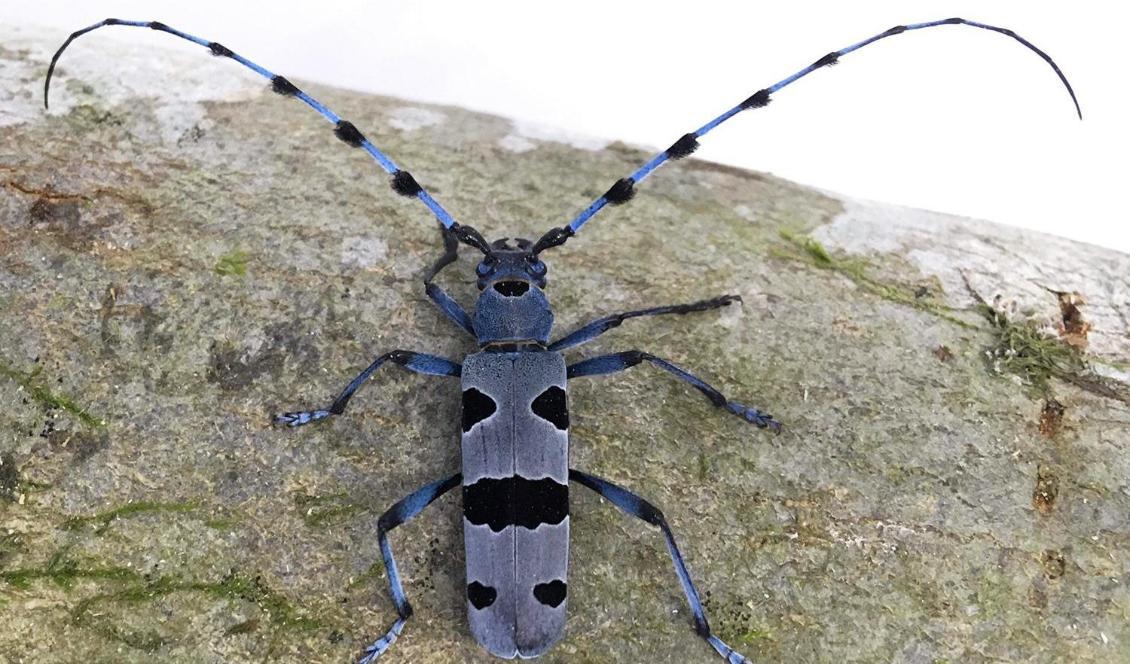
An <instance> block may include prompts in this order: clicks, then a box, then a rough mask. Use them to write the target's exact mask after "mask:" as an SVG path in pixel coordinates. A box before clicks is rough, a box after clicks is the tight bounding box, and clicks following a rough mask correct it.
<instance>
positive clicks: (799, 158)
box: [0, 0, 1130, 251]
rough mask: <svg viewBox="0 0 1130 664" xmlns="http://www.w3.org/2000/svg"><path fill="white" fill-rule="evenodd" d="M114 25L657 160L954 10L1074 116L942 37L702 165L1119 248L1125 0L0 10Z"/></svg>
mask: <svg viewBox="0 0 1130 664" xmlns="http://www.w3.org/2000/svg"><path fill="white" fill-rule="evenodd" d="M107 16H114V17H116V18H125V19H135V20H160V21H162V22H165V23H168V24H170V25H172V26H174V27H176V28H178V29H181V30H184V31H185V32H189V33H192V34H195V35H197V36H200V37H203V38H205V39H212V40H215V41H220V42H222V43H224V44H225V45H227V46H228V47H230V48H232V49H233V50H236V51H237V52H239V53H241V54H242V55H244V56H246V57H248V58H250V59H252V60H254V61H256V62H258V63H260V64H262V65H263V66H265V67H267V68H268V69H272V70H274V71H276V72H277V73H280V74H284V75H286V76H289V77H291V78H295V79H304V80H313V81H319V82H325V83H332V84H336V85H340V86H343V87H349V88H354V89H359V90H366V91H371V92H377V93H381V94H389V95H394V96H398V97H404V98H408V99H415V100H420V101H429V102H439V103H445V104H454V105H459V106H464V107H468V108H473V109H477V110H484V111H489V112H492V113H497V114H501V115H506V116H509V117H513V118H518V119H521V120H525V121H532V122H535V123H540V124H545V125H550V126H555V127H561V128H565V129H567V130H569V131H572V132H576V133H580V134H589V135H593V136H597V137H606V138H616V139H621V140H624V141H626V142H629V143H633V144H638V145H643V146H651V147H655V148H657V149H661V148H664V147H666V146H667V145H669V144H670V143H671V142H673V141H674V139H676V138H677V137H679V136H680V135H682V134H683V133H685V132H686V131H690V130H692V129H694V128H696V127H698V126H700V125H701V124H703V123H704V122H706V121H707V120H708V119H710V118H712V117H713V116H715V115H717V114H718V113H720V112H722V111H723V110H725V109H726V108H729V107H730V106H732V105H734V104H735V103H737V102H738V101H740V100H742V99H744V98H745V97H746V96H748V95H749V94H750V93H752V92H754V91H755V90H757V89H759V88H762V87H766V86H767V85H769V84H771V83H773V82H775V81H777V80H779V79H781V78H784V77H785V76H786V75H788V74H790V73H792V72H793V71H795V70H797V69H800V68H801V67H803V66H805V65H807V64H809V63H810V62H812V61H813V60H815V59H816V58H818V57H819V56H821V55H823V54H824V53H827V52H828V51H831V50H835V49H839V48H842V47H844V46H847V45H848V44H851V43H854V42H856V41H858V40H860V39H862V38H864V37H867V36H870V35H872V34H874V33H876V32H880V31H882V30H885V29H886V28H888V27H890V26H892V25H896V24H900V23H912V22H920V21H926V20H932V19H939V18H946V17H948V16H962V17H964V18H968V19H973V20H978V21H982V22H985V23H991V24H996V25H1002V26H1005V27H1009V28H1012V29H1014V30H1016V31H1017V32H1018V33H1020V34H1021V35H1022V36H1024V37H1026V38H1028V39H1030V40H1031V41H1033V42H1034V43H1035V44H1036V45H1037V46H1039V47H1041V48H1043V49H1044V50H1045V51H1047V52H1048V53H1049V54H1050V55H1051V56H1052V57H1053V58H1055V59H1056V61H1057V62H1058V63H1059V65H1060V67H1061V68H1062V69H1063V70H1064V72H1065V73H1066V74H1067V76H1068V78H1069V79H1070V80H1071V82H1072V84H1073V85H1074V87H1075V90H1076V93H1077V94H1078V96H1079V99H1080V102H1081V103H1082V105H1083V114H1084V121H1083V122H1079V121H1078V120H1077V119H1076V117H1075V112H1074V109H1073V107H1072V106H1071V103H1070V100H1069V99H1068V96H1067V94H1066V92H1065V91H1064V90H1063V88H1062V86H1061V85H1060V83H1059V81H1058V80H1057V79H1056V77H1055V74H1054V73H1053V72H1052V71H1051V69H1050V68H1049V67H1048V66H1047V65H1046V64H1045V63H1044V62H1043V61H1042V60H1040V58H1039V57H1038V56H1036V55H1035V54H1033V53H1031V52H1029V51H1028V50H1027V49H1025V48H1024V47H1022V46H1021V45H1020V44H1017V43H1016V42H1014V41H1012V40H1011V39H1009V38H1007V37H1004V36H1002V35H998V34H994V33H990V32H986V31H982V30H977V29H974V28H968V27H964V26H943V27H939V28H932V29H929V30H925V31H921V32H914V33H906V34H903V35H900V36H896V37H893V38H890V39H886V40H883V41H881V42H879V43H877V44H874V45H872V46H869V47H867V48H865V49H863V50H862V51H859V52H857V53H853V54H851V55H848V56H845V58H844V59H843V60H842V62H841V63H840V65H838V66H836V67H833V68H830V69H825V70H821V71H818V72H816V73H814V74H813V75H811V76H809V77H807V78H805V79H803V80H802V81H800V82H798V83H796V84H794V85H792V86H789V87H788V88H786V89H784V90H782V91H780V92H778V93H777V94H776V95H775V96H774V102H773V103H772V104H771V105H770V106H769V107H768V108H766V109H762V110H758V111H750V112H748V113H744V114H741V115H739V116H737V117H736V118H734V119H732V120H730V121H729V122H727V123H726V124H724V125H723V126H722V127H720V128H719V129H716V130H715V131H714V132H713V133H711V134H710V135H709V136H708V137H706V138H705V139H703V147H702V149H701V150H700V151H699V153H698V155H697V156H699V157H701V158H703V159H709V160H714V161H720V162H725V163H730V164H735V165H739V166H745V167H749V168H753V169H757V170H762V171H768V172H772V173H775V174H777V175H781V176H783V177H786V178H789V179H792V180H796V181H799V182H803V183H807V184H812V185H815V186H818V187H822V188H825V189H829V190H833V191H837V192H842V193H845V194H848V195H850V196H853V197H860V198H869V199H875V200H882V201H890V202H895V203H901V204H906V205H912V206H915V207H922V208H927V209H933V210H939V211H945V212H952V213H956V214H961V215H966V216H971V217H978V218H984V219H991V220H994V221H999V222H1003V223H1008V224H1012V225H1017V226H1023V227H1027V228H1033V229H1039V230H1042V231H1046V232H1050V233H1055V234H1058V235H1064V236H1068V237H1073V238H1077V239H1081V240H1085V241H1089V242H1092V243H1096V244H1101V245H1104V246H1108V247H1113V248H1117V249H1120V250H1123V251H1130V223H1127V222H1128V221H1130V214H1128V213H1127V211H1126V203H1125V201H1124V198H1125V197H1124V194H1123V190H1124V187H1125V181H1126V179H1127V177H1128V176H1130V168H1127V165H1126V163H1127V162H1126V160H1127V156H1128V154H1130V152H1128V151H1130V139H1128V134H1130V132H1128V131H1127V128H1126V124H1127V122H1128V121H1130V95H1128V93H1127V77H1128V74H1127V71H1126V66H1127V65H1126V59H1127V56H1126V48H1125V46H1124V44H1126V43H1128V41H1130V20H1128V19H1130V10H1127V9H1124V8H1122V3H1119V2H1114V1H1110V2H1103V3H1097V2H1074V3H1063V2H1057V3H1052V2H1032V1H1022V0H994V1H993V2H985V1H984V0H982V1H980V2H972V1H968V0H955V1H951V2H938V1H934V0H928V1H921V2H915V3H907V2H898V1H894V0H889V1H888V0H882V1H868V2H852V3H845V2H803V1H794V2H789V3H783V2H782V3H773V5H772V6H769V5H768V3H753V2H741V3H739V2H716V1H706V0H695V2H692V3H679V4H676V3H663V2H616V3H613V2H611V1H609V0H605V1H604V2H595V1H590V0H571V1H570V2H567V3H565V2H555V3H552V4H550V3H535V2H531V1H526V2H519V1H517V0H515V1H508V2H467V1H464V2H458V1H456V0H415V1H413V2H403V3H400V2H397V3H391V2H375V1H370V2H359V1H355V2H348V1H344V0H338V1H335V2H325V3H309V2H307V3H299V2H294V1H290V0H276V1H275V2H271V3H252V2H232V1H231V0H228V1H225V2H221V1H218V0H194V1H193V2H191V3H188V2H183V3H174V2H157V1H153V0H149V1H140V0H106V1H103V2H77V1H73V2H64V1H61V0H34V1H26V0H3V4H2V6H0V21H4V22H15V23H19V24H39V25H46V26H50V27H55V28H58V30H59V41H60V42H62V40H63V39H64V38H65V37H66V35H67V34H68V33H70V32H71V31H73V30H75V29H78V28H80V27H84V26H86V25H88V24H90V23H93V22H95V21H97V20H100V19H102V18H106V17H107ZM99 39H128V40H132V41H135V42H138V43H145V42H146V40H148V41H149V43H153V44H158V43H159V44H161V45H163V46H166V47H178V46H179V44H177V43H176V42H178V40H176V39H175V38H172V37H170V36H169V35H164V34H157V33H152V32H150V31H147V30H137V29H132V28H107V29H106V30H103V31H100V32H99V33H96V34H94V35H91V36H88V37H86V38H85V39H84V40H83V41H81V42H79V43H78V44H77V45H76V46H77V48H76V47H72V50H73V52H70V53H69V57H71V58H76V57H83V56H84V53H83V52H81V51H82V50H84V49H96V48H97V42H98V40H99ZM184 47H185V48H189V49H191V48H197V49H199V47H192V46H191V45H185V46H184ZM89 53H90V51H87V52H86V55H89ZM201 57H208V56H207V55H206V54H205V53H203V52H202V53H201ZM175 84H176V82H175V81H170V82H169V85H175ZM311 121H314V119H313V118H311ZM393 157H394V158H395V155H393ZM595 184H597V185H600V184H601V183H595ZM566 221H567V219H562V220H561V222H562V223H564V222H566Z"/></svg>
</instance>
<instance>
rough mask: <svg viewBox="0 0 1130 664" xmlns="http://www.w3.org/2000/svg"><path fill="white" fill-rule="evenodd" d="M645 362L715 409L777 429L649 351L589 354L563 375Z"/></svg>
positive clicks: (778, 428)
mask: <svg viewBox="0 0 1130 664" xmlns="http://www.w3.org/2000/svg"><path fill="white" fill-rule="evenodd" d="M645 360H646V361H648V362H651V363H652V364H654V365H655V366H657V367H659V368H660V369H662V370H664V371H666V372H667V373H669V374H671V375H673V376H675V377H676V378H678V379H679V380H682V381H684V382H687V383H690V384H691V385H693V386H694V387H695V389H697V390H698V391H699V392H702V393H703V394H704V395H706V398H707V399H710V402H711V403H713V404H714V405H715V406H717V407H719V408H724V409H725V410H728V411H730V412H731V413H733V414H734V415H737V416H738V417H740V418H742V419H743V420H745V421H746V422H749V423H750V424H753V425H756V426H757V427H758V428H761V429H764V428H766V427H768V428H770V429H772V430H773V431H776V432H778V433H779V432H780V431H781V423H780V422H778V421H777V420H775V419H773V417H772V416H770V415H769V413H764V412H762V411H760V410H758V409H756V408H751V407H749V406H744V405H742V404H740V403H738V402H736V401H729V400H727V399H726V397H725V396H724V395H723V394H722V393H721V392H719V391H718V390H717V389H715V388H714V387H711V386H710V385H709V384H707V383H706V382H705V381H704V380H702V379H701V378H699V377H698V376H695V375H694V374H692V373H690V372H689V371H685V370H683V369H681V368H679V367H678V366H675V365H674V364H672V363H670V362H668V361H667V360H664V359H663V358H660V357H656V356H654V355H652V354H651V353H645V352H643V351H638V350H629V351H624V352H622V353H612V354H611V355H600V356H598V357H592V358H589V359H587V360H581V361H580V362H577V363H576V364H571V365H569V368H568V369H567V374H566V375H567V376H568V378H569V379H570V380H572V379H573V378H580V377H581V376H600V375H604V374H611V373H619V372H621V371H624V370H625V369H628V368H630V367H634V366H636V365H637V364H639V363H640V362H643V361H645Z"/></svg>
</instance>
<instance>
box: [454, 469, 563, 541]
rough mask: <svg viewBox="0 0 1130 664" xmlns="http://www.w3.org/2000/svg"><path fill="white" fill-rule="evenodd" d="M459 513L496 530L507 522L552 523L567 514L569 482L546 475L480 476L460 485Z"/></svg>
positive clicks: (528, 525) (532, 525)
mask: <svg viewBox="0 0 1130 664" xmlns="http://www.w3.org/2000/svg"><path fill="white" fill-rule="evenodd" d="M463 516H464V517H465V518H466V519H467V521H469V522H471V524H472V525H475V526H482V525H487V526H490V529H491V530H492V531H494V532H496V533H498V532H502V529H503V528H506V527H507V526H522V527H523V528H527V529H529V530H533V529H534V528H537V527H538V526H540V525H542V524H543V523H545V524H550V525H555V524H558V523H561V522H562V521H564V520H565V517H567V516H569V486H568V485H566V484H561V483H560V482H558V481H557V480H554V479H553V478H550V477H544V478H542V479H540V480H528V479H526V478H524V477H521V476H519V475H514V476H511V477H505V478H502V479H494V478H491V477H484V478H483V479H481V480H479V481H477V482H475V483H474V484H470V485H467V486H464V487H463Z"/></svg>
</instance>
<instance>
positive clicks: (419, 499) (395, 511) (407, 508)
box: [358, 473, 463, 664]
mask: <svg viewBox="0 0 1130 664" xmlns="http://www.w3.org/2000/svg"><path fill="white" fill-rule="evenodd" d="M462 480H463V476H462V475H461V474H460V473H456V474H454V475H452V476H451V477H449V478H447V479H445V480H439V481H438V482H432V483H431V484H428V485H427V486H423V487H420V488H419V489H417V490H416V491H413V492H412V493H411V494H409V495H407V496H405V497H404V498H402V499H400V501H399V502H397V503H396V504H395V505H393V506H392V507H390V508H389V509H388V511H387V512H385V513H384V514H382V515H381V518H380V519H378V520H377V540H378V542H380V546H381V558H382V559H383V560H384V565H385V571H386V572H388V587H389V592H390V593H392V601H393V603H394V604H396V613H397V618H396V622H394V623H393V624H392V627H390V628H389V630H388V631H387V632H385V635H384V636H382V637H381V638H379V639H377V640H376V641H375V642H373V644H372V645H370V646H369V647H368V648H365V654H364V655H362V657H361V659H360V660H359V661H358V664H371V663H372V662H375V661H377V658H378V657H380V656H381V654H382V653H384V651H386V650H388V648H389V646H391V645H392V643H393V641H396V637H398V636H400V630H402V629H404V623H406V622H408V619H409V618H410V617H412V605H411V604H409V603H408V597H407V596H405V594H404V586H402V585H401V584H400V572H398V571H397V569H396V558H395V557H394V556H393V555H392V545H391V544H389V543H388V532H389V531H390V530H392V529H393V528H395V527H397V526H399V525H400V524H402V523H404V522H405V521H408V520H409V519H411V518H412V517H414V516H416V515H417V514H419V513H420V512H422V511H424V508H425V507H427V506H428V505H431V504H432V502H433V501H435V499H436V498H439V497H440V496H442V495H443V494H445V493H447V492H448V491H450V490H451V489H452V488H454V487H456V486H458V485H459V483H460V482H461V481H462Z"/></svg>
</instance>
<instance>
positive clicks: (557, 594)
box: [534, 579, 568, 608]
mask: <svg viewBox="0 0 1130 664" xmlns="http://www.w3.org/2000/svg"><path fill="white" fill-rule="evenodd" d="M567 592H568V586H567V585H566V583H565V582H564V581H562V580H560V579H554V580H553V581H550V582H549V583H539V584H537V585H536V586H534V597H536V598H537V600H538V601H539V602H541V603H542V604H545V605H546V606H552V607H554V608H557V607H559V606H561V602H564V601H565V595H566V593H567Z"/></svg>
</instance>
